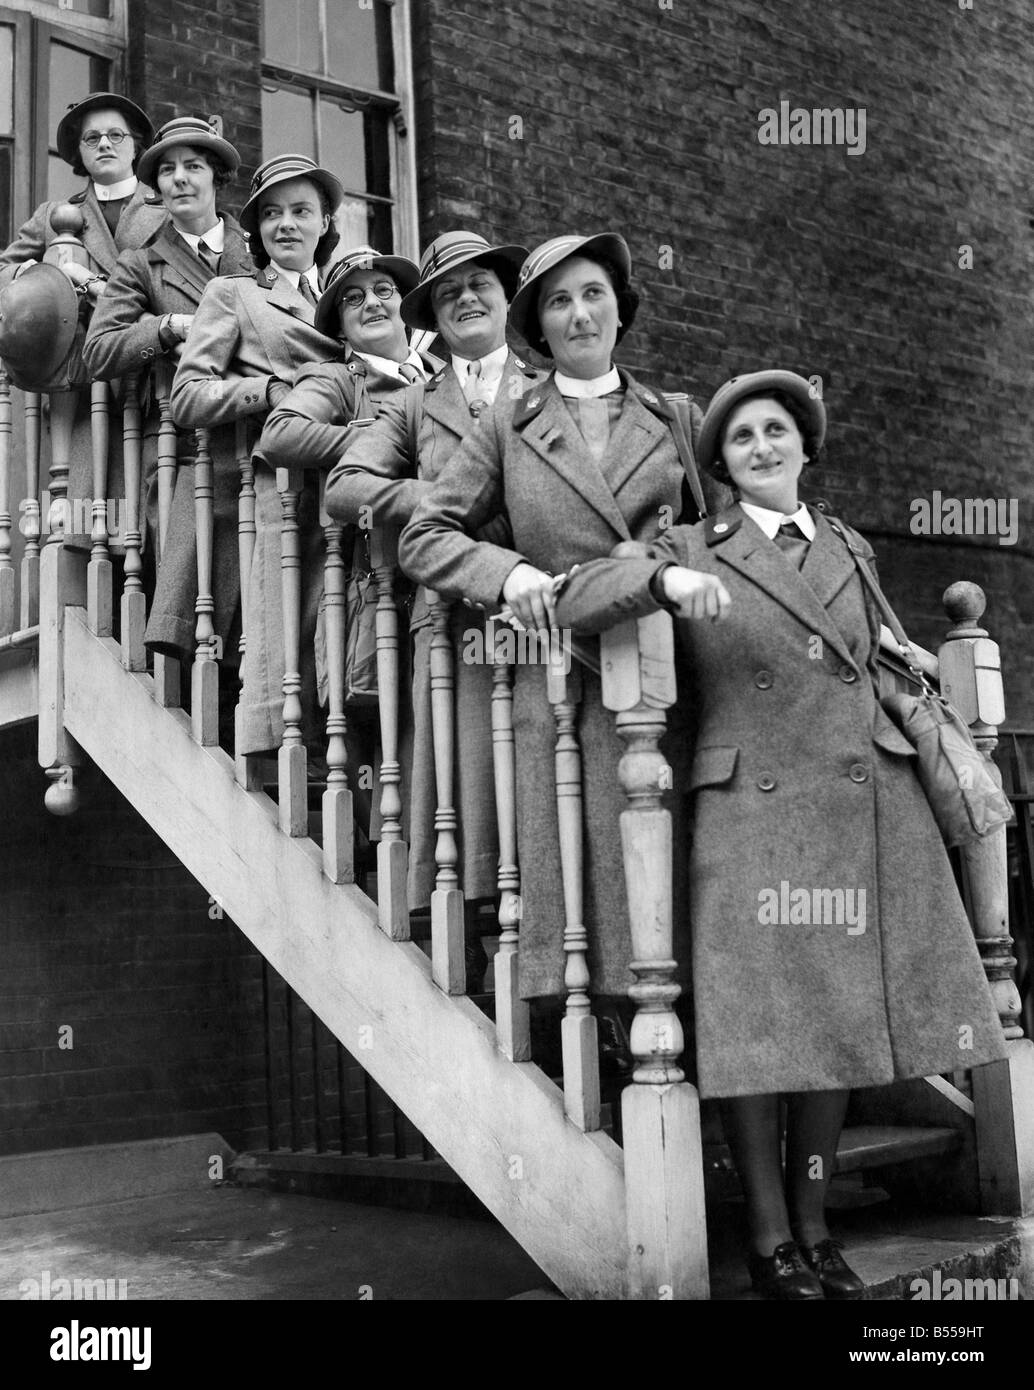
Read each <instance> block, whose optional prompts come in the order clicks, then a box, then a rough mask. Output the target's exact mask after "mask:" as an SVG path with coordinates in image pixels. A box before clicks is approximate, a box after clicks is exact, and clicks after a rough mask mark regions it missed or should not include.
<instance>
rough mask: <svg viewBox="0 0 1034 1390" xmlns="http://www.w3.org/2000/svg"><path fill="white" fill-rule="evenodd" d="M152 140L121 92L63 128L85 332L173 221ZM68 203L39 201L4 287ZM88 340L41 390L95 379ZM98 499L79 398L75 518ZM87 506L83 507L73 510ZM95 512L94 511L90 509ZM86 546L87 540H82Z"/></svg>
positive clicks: (115, 479) (117, 490)
mask: <svg viewBox="0 0 1034 1390" xmlns="http://www.w3.org/2000/svg"><path fill="white" fill-rule="evenodd" d="M152 135H153V130H152V127H151V122H150V121H149V120H148V119H147V117H146V116H145V115H144V113H143V111H141V110H140V108H139V106H136V105H135V104H134V103H133V102H131V101H129V100H127V98H126V97H123V96H119V95H118V94H117V93H115V92H92V93H91V94H90V95H89V96H88V97H86V98H85V100H83V101H80V102H78V103H75V104H73V105H72V106H70V107H69V109H68V111H67V112H66V113H65V115H64V116H63V117H62V118H61V121H60V123H59V124H58V128H57V149H58V154H59V155H60V156H61V158H62V159H63V160H64V161H65V163H66V164H70V165H71V166H72V171H73V173H75V174H78V175H80V176H81V177H83V178H85V179H88V180H89V182H88V183H87V185H86V187H85V188H84V189H83V190H82V191H81V192H80V193H76V194H74V195H73V196H72V197H71V198H69V199H67V201H68V202H70V203H71V204H72V206H73V207H75V208H77V209H78V210H79V212H80V213H81V214H82V219H83V229H82V231H81V232H80V233H79V238H80V240H81V241H82V244H83V246H84V247H85V248H86V252H87V255H88V258H89V261H88V264H87V265H80V264H78V262H76V261H63V262H62V263H61V266H60V269H61V271H62V272H63V273H64V275H65V276H66V277H67V278H68V279H69V280H70V281H71V283H72V284H73V285H74V286H75V288H76V289H77V290H78V291H79V292H80V293H81V295H82V301H81V305H80V320H81V324H82V329H81V333H85V330H86V327H87V326H88V324H89V315H90V312H91V310H92V307H93V304H94V303H95V301H96V299H97V297H98V295H99V294H100V293H101V291H102V290H103V288H104V282H105V281H106V279H107V277H108V276H109V275H110V274H111V272H112V270H113V269H114V267H115V262H116V260H117V259H118V256H119V253H120V252H121V251H126V250H129V249H130V248H132V247H138V246H142V245H143V244H144V242H145V241H147V240H148V238H149V237H151V236H153V235H154V233H155V232H156V231H157V230H158V228H159V227H160V226H161V225H162V223H163V222H164V221H165V218H166V212H165V208H164V207H163V206H162V201H161V199H160V198H158V197H156V196H154V195H152V194H151V191H150V189H148V188H147V187H146V186H145V185H144V184H142V183H139V182H138V181H137V177H136V167H137V161H138V160H139V158H140V156H141V154H142V153H143V151H144V149H145V148H146V147H147V145H149V144H150V142H151V138H152ZM65 201H66V200H64V199H57V200H52V201H49V202H45V203H40V205H39V207H38V208H37V209H36V211H35V212H34V213H33V214H32V216H31V217H30V218H29V220H28V221H27V222H26V223H25V225H24V226H23V227H22V228H21V230H20V231H19V233H18V235H17V236H16V237H15V239H14V241H12V242H11V244H10V246H8V248H7V249H6V251H4V252H3V253H0V288H2V287H3V286H4V285H7V284H10V283H11V282H12V281H13V280H14V279H15V278H16V277H17V276H19V275H21V274H23V273H24V272H25V271H26V270H28V269H29V267H30V266H33V265H36V264H37V263H38V262H40V261H42V260H43V258H44V256H45V255H46V253H47V249H48V248H49V246H50V244H51V242H52V241H53V240H54V238H55V236H57V231H56V230H55V228H54V227H53V225H52V223H51V217H52V215H53V214H54V212H55V210H56V209H57V208H59V207H61V206H62V205H63V203H64V202H65ZM81 344H82V337H81V336H80V337H79V338H78V339H77V341H76V342H75V343H74V344H73V347H72V349H71V352H70V354H69V356H68V358H67V359H66V361H65V362H64V363H63V364H62V365H61V367H60V368H59V369H58V371H57V372H56V373H55V374H54V376H53V377H52V378H50V379H49V380H48V381H45V382H44V381H41V382H40V383H39V387H38V389H40V390H44V391H45V390H48V389H50V387H51V386H52V387H53V388H54V389H55V390H62V389H68V388H69V387H78V386H83V385H85V384H86V383H87V381H88V380H89V377H88V374H87V372H86V369H85V367H84V366H83V363H82V360H81V357H80V348H81ZM111 438H112V445H111V462H110V468H109V479H108V495H109V496H110V497H119V496H121V495H123V492H124V489H123V486H122V481H121V447H122V445H121V430H120V429H119V428H118V427H117V426H116V425H115V423H114V422H113V428H112V432H111ZM92 497H93V451H92V443H91V437H90V396H89V392H88V391H84V392H81V393H80V397H79V401H78V404H77V408H76V416H75V422H74V425H73V433H72V457H71V468H70V473H69V478H68V498H69V501H70V502H71V503H73V510H72V515H73V516H74V515H76V514H81V513H82V510H83V508H82V503H83V502H84V501H85V500H86V499H88V498H92ZM76 503H78V504H80V505H79V506H78V507H77V506H75V505H74V504H76ZM85 511H86V514H87V515H88V514H89V507H88V506H87V507H86V508H85ZM79 539H80V543H81V544H83V545H86V544H88V537H86V536H82V537H80V538H79Z"/></svg>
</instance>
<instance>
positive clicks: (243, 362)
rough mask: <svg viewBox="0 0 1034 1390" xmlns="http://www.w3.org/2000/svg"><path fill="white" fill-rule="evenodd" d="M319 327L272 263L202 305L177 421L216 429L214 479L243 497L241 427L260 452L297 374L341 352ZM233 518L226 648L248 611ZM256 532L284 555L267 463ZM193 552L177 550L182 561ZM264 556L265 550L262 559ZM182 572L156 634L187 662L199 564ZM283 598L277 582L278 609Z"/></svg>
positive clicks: (176, 398)
mask: <svg viewBox="0 0 1034 1390" xmlns="http://www.w3.org/2000/svg"><path fill="white" fill-rule="evenodd" d="M314 319H315V309H314V307H313V305H312V304H310V303H309V301H308V300H307V299H306V298H305V297H304V296H303V295H302V294H301V293H300V292H299V291H298V290H297V289H295V287H294V286H293V285H292V284H291V282H290V281H289V280H288V279H287V278H286V277H285V276H282V275H280V274H278V272H277V271H276V269H275V268H274V267H273V266H271V265H270V266H267V267H266V268H265V269H264V270H259V271H256V272H255V273H254V274H246V275H229V276H223V275H219V276H216V277H215V279H213V280H211V281H210V282H209V284H208V285H207V287H206V289H205V292H204V294H203V296H202V298H201V302H200V304H199V305H198V307H197V312H196V313H195V315H194V322H193V323H192V324H191V328H190V333H189V334H188V336H187V341H186V342H185V343H184V344H183V350H182V353H181V355H180V360H179V363H178V365H177V368H176V374H175V376H174V377H173V382H172V414H173V419H174V420H175V422H176V424H177V426H179V427H180V428H181V429H201V428H204V429H207V430H208V431H209V444H210V448H211V452H212V459H213V464H214V468H215V473H216V475H217V477H221V478H222V479H225V478H226V477H227V476H229V477H230V479H231V482H230V485H229V487H230V491H232V492H233V494H234V496H235V497H236V493H237V487H238V472H237V463H236V422H237V421H238V420H239V419H243V420H245V421H246V422H247V432H248V441H249V447H252V448H253V447H254V445H255V443H256V442H257V440H258V438H259V435H260V434H261V431H262V426H263V424H264V423H265V419H266V415H267V413H268V411H269V408H270V406H271V405H273V404H275V403H276V401H277V400H279V399H281V398H282V397H283V396H285V395H286V394H287V392H288V390H289V389H290V387H291V385H293V383H294V379H295V376H296V375H297V373H298V371H299V370H300V369H301V368H302V367H303V366H305V364H306V363H308V362H322V361H325V360H326V359H327V358H330V357H333V356H335V355H336V354H337V352H338V351H339V347H338V344H337V343H336V342H335V341H334V339H333V338H328V337H326V336H325V335H324V334H322V333H320V332H318V331H317V329H316V328H315V326H314ZM218 486H219V484H217V487H218ZM228 513H229V514H228V515H227V514H225V513H224V515H223V516H222V517H220V516H219V515H217V517H216V532H215V543H214V546H213V576H214V589H215V601H216V630H217V632H218V633H219V635H220V636H222V637H223V638H224V640H225V638H226V635H227V633H228V632H229V629H230V624H231V622H232V618H233V615H234V613H235V612H236V611H237V609H238V608H239V604H240V564H239V558H238V536H237V509H236V504H234V505H233V506H232V508H229V509H228ZM255 524H256V527H257V533H258V535H259V536H261V535H262V534H263V532H269V531H271V532H272V533H273V534H274V535H275V536H276V544H277V547H278V549H277V554H278V555H279V543H280V541H279V538H280V498H279V494H278V493H277V490H276V480H275V477H274V475H273V472H272V470H271V469H269V468H267V467H265V466H262V465H261V464H259V466H257V467H256V469H255ZM192 530H193V523H192V522H191V533H192ZM186 549H187V548H186V546H180V545H179V543H178V541H177V542H176V552H175V553H176V555H184V554H186ZM258 555H259V551H258V548H257V547H256V560H257V559H258ZM177 570H178V577H177V578H176V579H175V580H173V577H171V576H170V580H169V582H168V583H167V584H166V582H165V579H164V575H163V581H162V582H163V594H162V601H161V603H160V604H159V603H158V602H157V601H156V602H155V606H154V611H153V612H152V615H151V626H152V632H153V633H157V632H158V631H161V632H162V633H164V634H167V636H166V638H165V639H164V640H166V641H167V642H168V644H169V645H170V646H171V647H173V648H174V649H178V650H179V651H180V653H181V654H183V655H187V654H189V653H191V652H192V651H193V649H194V628H195V617H194V604H195V601H196V598H197V567H196V563H194V564H190V565H187V564H184V565H182V566H178V567H177ZM252 574H253V576H254V575H255V574H256V570H255V568H254V567H253V570H252ZM257 582H259V581H258V580H256V583H257ZM279 593H280V591H279V580H278V582H277V589H276V602H277V604H279V601H280V600H279ZM260 601H264V599H261V596H260ZM159 624H160V625H161V626H160V628H159Z"/></svg>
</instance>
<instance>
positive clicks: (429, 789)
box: [327, 352, 543, 911]
mask: <svg viewBox="0 0 1034 1390" xmlns="http://www.w3.org/2000/svg"><path fill="white" fill-rule="evenodd" d="M542 375H543V373H541V372H538V371H536V370H535V368H533V367H529V366H527V365H526V364H525V363H523V362H522V361H521V360H520V359H519V358H518V357H516V356H515V355H514V354H513V353H512V352H510V353H509V354H508V355H507V358H506V362H505V364H504V367H503V375H502V379H501V380H500V383H499V390H498V392H497V394H496V400H497V401H499V402H500V403H501V404H502V403H503V402H505V401H510V402H512V403H513V404H516V402H517V401H518V400H519V399H520V398H521V397H522V396H523V395H524V393H525V391H526V390H527V389H528V387H529V385H531V384H532V383H533V382H536V381H539V380H541V378H542ZM407 395H411V396H412V398H413V399H412V401H411V402H409V403H407V402H406V401H405V400H393V401H391V402H389V403H388V404H387V405H386V406H385V407H384V409H383V410H382V411H381V413H380V415H379V416H378V419H377V423H376V424H375V425H374V426H373V427H372V428H371V429H368V430H364V431H363V432H362V433H361V434H360V435H359V437H358V438H357V439H356V440H355V442H354V443H353V445H352V447H351V448H350V449H349V451H348V453H347V454H345V455H344V456H343V457H342V459H341V460H340V462H339V463H338V464H337V466H336V467H335V469H334V471H333V472H332V473H331V475H330V477H329V478H328V479H327V509H328V511H330V512H331V513H332V514H333V515H335V516H339V517H340V518H341V519H342V520H344V521H351V522H359V521H360V520H361V519H362V518H363V517H366V518H368V519H369V524H372V525H375V526H376V525H378V524H380V525H386V526H404V525H405V523H406V522H407V521H408V520H409V519H410V517H411V516H412V514H413V511H414V509H415V508H416V505H417V502H418V501H419V500H420V498H421V497H423V496H424V495H425V494H427V493H429V492H430V490H431V484H432V483H433V482H434V480H435V479H436V478H437V477H438V475H439V474H440V473H441V472H442V470H443V468H444V467H445V465H446V463H447V462H448V461H449V459H450V458H451V457H452V455H453V454H454V453H455V451H456V449H457V447H458V446H459V445H460V443H461V442H462V441H463V440H464V439H465V438H466V436H467V435H468V434H469V433H470V432H471V431H472V430H473V429H474V428H475V423H476V422H475V421H474V420H473V419H472V418H471V414H470V408H469V406H468V404H467V399H466V397H465V396H464V394H463V388H462V387H461V385H460V382H459V378H458V377H457V375H456V372H455V370H454V369H453V367H452V366H451V364H450V365H449V366H447V367H443V368H442V370H441V371H440V372H437V373H436V374H435V375H434V376H433V377H432V378H431V380H430V381H428V382H427V383H426V384H420V383H418V384H417V385H415V386H411V387H410V388H409V392H408V393H407ZM411 411H412V412H415V414H416V417H417V424H416V452H417V458H416V459H413V458H412V456H411V455H412V448H411V444H410V440H409V432H410V427H409V419H410V412H411ZM364 509H365V510H364ZM483 629H484V620H483V619H482V618H481V617H480V616H479V615H478V614H476V613H475V612H474V611H473V610H472V609H470V608H467V607H463V606H462V605H456V606H454V607H453V609H452V612H451V614H450V631H451V636H452V648H453V675H454V679H455V687H454V689H455V696H454V703H453V715H454V720H453V722H454V730H453V746H454V748H456V749H459V750H461V752H462V756H458V757H457V758H456V760H455V778H454V785H453V803H454V806H455V808H456V812H457V816H458V820H459V826H458V831H457V836H456V840H457V849H458V851H459V863H458V871H459V880H460V887H461V888H462V889H463V891H464V893H465V894H466V896H467V898H468V899H469V900H475V899H478V898H488V897H492V896H493V895H494V894H495V892H496V887H497V883H498V876H499V836H498V833H497V828H496V809H495V778H494V776H493V763H492V667H491V666H488V665H486V664H484V663H473V662H469V661H464V660H463V652H464V647H465V645H466V637H467V634H468V633H471V632H475V631H480V632H483ZM410 635H411V638H412V660H413V684H412V711H413V741H412V770H411V774H410V776H409V778H408V780H407V785H408V787H409V805H408V817H409V831H408V833H409V906H410V910H411V911H412V910H416V909H419V908H424V907H426V906H427V904H428V903H429V902H430V900H431V891H432V889H433V888H434V879H435V867H436V866H435V858H434V851H435V841H436V834H435V829H434V817H435V811H436V809H437V790H436V786H435V772H434V740H433V736H432V723H431V666H430V654H431V635H432V630H431V615H430V609H429V608H428V604H427V598H426V590H425V589H424V588H423V586H421V587H420V588H419V589H418V590H417V594H416V599H415V602H414V607H413V614H412V618H411V620H410Z"/></svg>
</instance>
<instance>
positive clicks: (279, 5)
mask: <svg viewBox="0 0 1034 1390" xmlns="http://www.w3.org/2000/svg"><path fill="white" fill-rule="evenodd" d="M332 8H333V9H335V10H336V9H337V8H338V5H337V4H334V5H332ZM342 8H343V7H342ZM262 13H263V15H264V16H265V29H264V34H265V55H264V56H265V59H266V62H267V63H282V64H283V65H284V66H285V67H289V68H304V69H305V70H306V71H307V72H322V70H323V58H322V55H321V53H320V5H319V0H263V6H262Z"/></svg>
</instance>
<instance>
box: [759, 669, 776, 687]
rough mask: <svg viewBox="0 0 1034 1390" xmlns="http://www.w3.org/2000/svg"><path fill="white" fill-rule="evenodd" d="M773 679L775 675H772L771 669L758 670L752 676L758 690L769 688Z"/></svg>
mask: <svg viewBox="0 0 1034 1390" xmlns="http://www.w3.org/2000/svg"><path fill="white" fill-rule="evenodd" d="M774 680H775V677H774V676H773V675H772V672H771V671H758V673H757V675H756V676H755V677H754V684H755V685H756V686H757V688H758V689H759V690H771V689H772V683H773V681H774Z"/></svg>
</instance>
